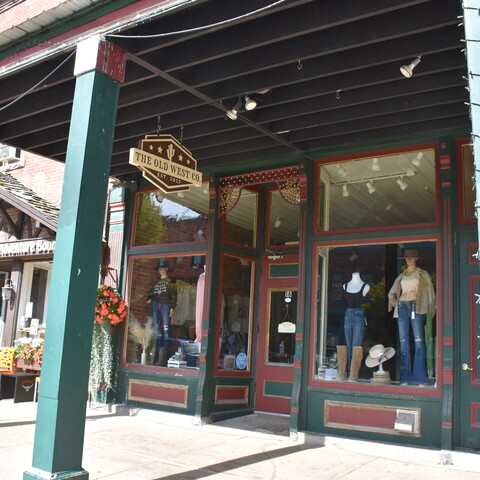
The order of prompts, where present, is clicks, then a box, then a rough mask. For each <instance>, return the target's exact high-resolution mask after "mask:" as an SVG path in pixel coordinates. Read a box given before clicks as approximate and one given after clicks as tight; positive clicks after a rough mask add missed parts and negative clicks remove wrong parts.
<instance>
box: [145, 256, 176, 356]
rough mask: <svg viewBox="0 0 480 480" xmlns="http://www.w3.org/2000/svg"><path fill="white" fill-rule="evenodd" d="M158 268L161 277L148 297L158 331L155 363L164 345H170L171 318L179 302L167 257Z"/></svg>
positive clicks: (159, 263) (160, 262)
mask: <svg viewBox="0 0 480 480" xmlns="http://www.w3.org/2000/svg"><path fill="white" fill-rule="evenodd" d="M157 269H158V276H159V278H158V280H157V281H156V282H155V284H154V285H153V287H152V289H151V290H150V293H149V295H148V297H147V303H151V304H152V316H153V325H154V327H155V331H156V342H155V343H156V349H155V358H154V364H156V363H157V361H158V353H159V350H160V349H161V348H162V347H168V346H170V345H167V342H168V341H169V340H168V339H170V318H171V316H172V314H173V310H174V308H175V307H176V304H177V291H176V288H175V281H174V280H172V279H171V278H169V276H168V265H167V260H166V259H165V258H161V259H160V260H159V262H158V266H157ZM161 363H165V362H164V361H162V362H161Z"/></svg>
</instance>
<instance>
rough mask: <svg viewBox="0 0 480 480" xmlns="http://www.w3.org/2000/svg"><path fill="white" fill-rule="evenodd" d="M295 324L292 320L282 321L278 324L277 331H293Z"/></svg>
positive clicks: (294, 330) (295, 328) (295, 327)
mask: <svg viewBox="0 0 480 480" xmlns="http://www.w3.org/2000/svg"><path fill="white" fill-rule="evenodd" d="M296 330H297V326H296V325H295V324H294V323H292V322H282V323H279V324H278V333H295V332H296Z"/></svg>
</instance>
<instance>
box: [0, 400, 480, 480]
mask: <svg viewBox="0 0 480 480" xmlns="http://www.w3.org/2000/svg"><path fill="white" fill-rule="evenodd" d="M35 414H36V404H35V403H33V402H27V403H17V404H14V403H13V402H12V401H11V400H2V401H0V479H1V480H17V479H21V478H22V474H23V471H24V470H26V469H27V468H29V466H30V464H31V458H32V451H33V436H34V428H35ZM448 454H450V452H448ZM451 456H452V459H453V463H454V465H440V464H438V461H439V459H440V452H438V451H434V450H426V449H418V448H408V447H398V446H391V445H381V444H377V443H371V442H363V441H354V440H343V439H335V438H332V437H321V436H317V435H305V434H299V436H298V439H297V440H296V441H294V440H292V439H290V437H289V433H288V419H287V418H286V417H281V416H272V415H266V414H254V415H249V416H247V417H241V418H237V419H232V420H226V421H223V422H219V423H216V424H213V425H204V426H195V425H193V424H192V417H189V416H185V415H177V414H169V413H163V412H156V411H151V410H145V409H138V410H137V409H128V408H125V407H122V406H119V407H118V408H117V409H116V413H108V412H106V411H104V410H95V409H88V411H87V422H86V435H85V448H84V455H83V467H84V468H85V470H87V471H88V472H89V473H90V480H95V479H108V480H160V479H162V480H194V479H207V480H239V479H242V480H247V479H248V480H266V479H272V480H296V479H302V480H314V479H315V480H316V479H322V480H323V479H325V480H334V479H335V480H336V479H347V480H365V479H368V480H385V479H390V478H391V479H394V478H401V479H402V480H403V479H421V480H444V479H445V480H447V479H448V480H454V479H462V480H474V479H475V480H478V478H480V475H479V472H480V455H476V454H466V453H460V452H453V453H452V454H451Z"/></svg>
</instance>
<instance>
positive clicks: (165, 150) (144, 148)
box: [129, 135, 202, 193]
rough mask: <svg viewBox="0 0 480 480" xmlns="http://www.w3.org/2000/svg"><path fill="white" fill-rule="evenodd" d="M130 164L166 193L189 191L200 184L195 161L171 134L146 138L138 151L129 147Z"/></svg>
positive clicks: (200, 176)
mask: <svg viewBox="0 0 480 480" xmlns="http://www.w3.org/2000/svg"><path fill="white" fill-rule="evenodd" d="M129 163H130V164H131V165H135V166H137V167H138V168H139V170H141V171H142V173H143V176H144V177H145V178H146V179H147V180H148V181H149V182H151V183H152V184H153V185H155V186H156V187H158V188H160V189H161V190H162V191H164V192H165V193H169V192H180V191H183V190H189V189H190V187H191V186H196V187H199V186H201V184H202V174H201V172H198V171H197V161H196V160H195V159H194V158H193V157H192V154H191V153H190V152H189V151H188V150H187V149H186V148H185V147H184V146H183V145H182V144H180V143H179V142H178V141H177V140H176V139H175V138H174V137H172V135H146V136H145V139H143V140H141V142H140V148H131V149H130V157H129Z"/></svg>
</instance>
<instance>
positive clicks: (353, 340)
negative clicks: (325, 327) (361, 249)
mask: <svg viewBox="0 0 480 480" xmlns="http://www.w3.org/2000/svg"><path fill="white" fill-rule="evenodd" d="M369 290H370V286H369V285H368V284H366V283H365V282H364V281H363V280H362V278H361V277H360V273H359V272H354V273H353V274H352V278H351V279H350V281H348V282H347V283H345V284H344V285H343V297H344V299H345V303H346V305H347V308H346V310H345V316H344V330H345V343H346V345H337V356H338V375H337V381H339V382H341V381H344V380H345V379H346V378H347V368H348V370H349V373H350V375H349V377H348V381H349V382H356V381H357V380H358V375H359V372H360V367H361V365H362V359H363V348H362V343H363V337H364V335H365V326H366V324H367V321H366V319H365V312H364V311H363V308H362V306H361V304H362V302H363V301H364V297H365V295H366V294H367V293H368V291H369Z"/></svg>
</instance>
